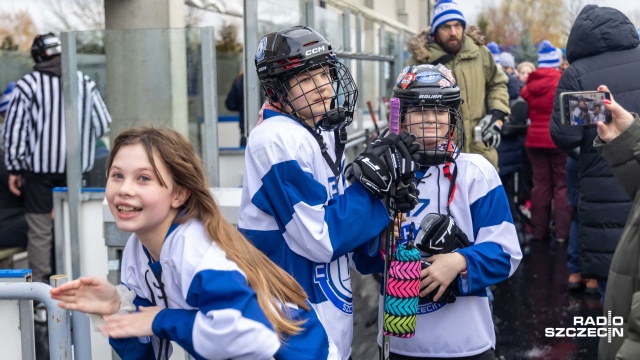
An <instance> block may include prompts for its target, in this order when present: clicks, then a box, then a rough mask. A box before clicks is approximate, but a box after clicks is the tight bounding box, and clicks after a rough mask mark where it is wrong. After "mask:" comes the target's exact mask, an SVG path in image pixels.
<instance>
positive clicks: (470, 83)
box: [407, 0, 510, 168]
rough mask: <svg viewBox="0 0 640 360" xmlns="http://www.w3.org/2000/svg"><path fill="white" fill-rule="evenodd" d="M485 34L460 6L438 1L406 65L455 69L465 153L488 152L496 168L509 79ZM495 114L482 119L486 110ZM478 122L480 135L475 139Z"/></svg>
mask: <svg viewBox="0 0 640 360" xmlns="http://www.w3.org/2000/svg"><path fill="white" fill-rule="evenodd" d="M483 44H484V36H483V35H482V34H480V32H479V31H478V30H477V29H476V28H474V27H469V28H468V29H467V22H466V20H465V17H464V15H463V14H462V12H460V9H459V8H458V4H457V3H456V2H454V1H452V0H439V1H438V3H437V4H436V5H435V7H434V9H433V20H432V22H431V28H427V29H425V30H423V31H422V32H421V33H420V34H418V35H416V36H415V37H414V38H412V39H411V40H410V41H409V45H408V50H409V52H410V53H411V55H412V56H411V58H410V59H409V61H408V62H407V65H419V64H434V65H435V64H438V63H440V64H443V65H445V66H447V68H449V69H451V71H453V75H454V76H455V78H456V79H457V80H458V84H459V85H460V91H461V97H462V98H463V99H464V103H463V104H462V106H461V110H460V111H461V113H462V118H463V119H464V133H465V143H464V144H465V151H466V152H470V153H475V154H480V155H482V156H484V157H485V158H486V159H487V160H489V162H490V163H491V164H492V165H493V166H494V167H496V168H497V167H498V153H497V151H496V149H495V148H496V147H498V145H500V131H501V129H502V124H503V122H504V121H506V117H507V115H508V114H509V112H510V109H509V93H508V91H507V82H508V80H509V79H508V78H507V76H506V75H505V73H504V71H501V70H500V68H499V67H498V66H497V65H496V63H495V61H494V60H493V55H492V54H491V51H489V49H488V48H487V47H486V46H484V45H483ZM487 109H488V113H489V114H490V115H491V117H490V118H489V119H487V120H485V121H484V122H482V123H481V121H480V120H482V119H483V118H484V116H485V115H486V113H487ZM477 126H480V130H481V136H480V138H479V139H477V138H475V137H474V128H476V127H477Z"/></svg>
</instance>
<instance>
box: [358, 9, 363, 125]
mask: <svg viewBox="0 0 640 360" xmlns="http://www.w3.org/2000/svg"><path fill="white" fill-rule="evenodd" d="M361 52H362V13H357V14H356V53H358V54H359V53H361ZM362 73H363V71H362V61H356V87H357V88H358V90H360V91H362V88H363V86H362V77H363V76H364V75H363V74H362ZM363 104H364V99H363V96H362V93H360V96H358V101H357V106H356V107H357V109H358V113H359V114H360V116H358V130H362V128H363V127H364V125H363V119H362V118H363V116H362V112H363V106H364V105H363Z"/></svg>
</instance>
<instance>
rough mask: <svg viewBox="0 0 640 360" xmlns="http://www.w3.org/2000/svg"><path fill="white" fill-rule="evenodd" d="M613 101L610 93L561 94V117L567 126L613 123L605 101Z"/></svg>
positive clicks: (583, 92) (576, 92) (579, 92)
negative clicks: (605, 106) (604, 103)
mask: <svg viewBox="0 0 640 360" xmlns="http://www.w3.org/2000/svg"><path fill="white" fill-rule="evenodd" d="M604 99H607V100H611V93H609V92H608V91H575V92H563V93H561V94H560V110H561V111H560V115H561V121H562V124H563V125H565V126H586V125H595V124H596V123H597V122H598V121H602V122H604V123H610V122H611V113H610V112H609V110H606V109H605V108H604V105H603V100H604Z"/></svg>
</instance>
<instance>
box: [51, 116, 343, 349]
mask: <svg viewBox="0 0 640 360" xmlns="http://www.w3.org/2000/svg"><path fill="white" fill-rule="evenodd" d="M107 175H108V180H107V186H106V198H107V201H108V204H109V209H110V210H111V213H112V214H113V216H114V218H115V221H116V225H117V226H118V228H119V229H121V230H124V231H128V232H132V233H133V234H132V235H131V237H130V238H129V241H128V242H127V245H126V247H125V250H124V253H123V259H122V278H121V280H122V284H123V285H118V287H116V286H114V285H112V284H110V283H109V282H107V281H106V280H104V279H101V278H96V277H84V278H80V279H78V280H75V281H71V282H69V283H67V284H64V285H62V286H60V287H59V288H56V289H53V290H51V295H52V297H53V298H54V299H58V300H60V306H61V307H63V308H66V309H70V310H76V311H82V312H86V313H89V314H96V315H101V316H102V318H103V321H104V322H103V324H102V325H101V326H100V327H99V328H100V331H101V332H102V333H103V334H104V335H105V336H108V337H109V338H110V343H111V345H112V346H113V348H114V349H115V350H116V352H117V353H118V354H119V355H120V357H122V359H125V360H126V359H154V360H155V359H168V358H169V356H170V354H171V344H170V340H171V341H175V342H177V343H178V344H179V345H180V346H182V347H183V348H184V349H185V350H187V351H188V352H189V353H190V354H191V355H192V356H194V357H196V358H198V359H230V358H233V359H271V358H272V357H275V358H276V359H302V358H304V359H309V360H312V359H313V360H315V359H326V358H328V354H329V345H330V343H329V339H328V338H327V336H326V335H325V333H324V330H323V329H322V325H321V324H320V322H319V321H318V319H317V317H316V315H315V312H314V311H313V309H311V308H310V306H309V303H308V301H307V296H306V294H305V293H304V291H303V289H302V288H301V287H300V285H299V284H297V283H296V282H295V280H294V279H293V278H292V277H291V276H289V275H288V274H287V273H286V272H284V271H283V270H282V269H280V268H279V267H278V266H276V265H275V264H274V263H273V262H271V261H270V260H269V259H268V258H267V257H266V256H264V255H263V254H262V253H261V252H260V251H258V250H257V249H256V248H254V247H253V246H252V245H251V244H250V243H249V242H248V241H247V240H246V239H245V238H244V237H243V236H242V235H241V234H240V233H239V232H238V231H237V230H236V229H235V228H234V226H233V225H231V224H230V223H229V222H227V221H226V220H225V219H224V218H223V216H222V214H221V212H220V209H219V208H218V205H217V204H216V202H215V200H214V199H213V197H212V196H211V193H210V191H209V187H208V186H207V184H208V182H207V178H206V176H205V173H204V170H203V166H202V162H201V161H200V159H199V157H198V156H197V155H196V153H195V151H194V150H193V148H192V146H191V144H190V143H189V141H188V139H186V138H185V137H184V136H182V135H180V134H179V133H178V132H176V131H175V130H171V129H154V128H137V129H130V130H127V131H125V132H123V133H122V134H120V135H119V136H118V137H117V138H116V139H115V142H114V147H113V151H112V152H111V155H110V157H109V161H108V172H107ZM136 308H137V309H138V311H136Z"/></svg>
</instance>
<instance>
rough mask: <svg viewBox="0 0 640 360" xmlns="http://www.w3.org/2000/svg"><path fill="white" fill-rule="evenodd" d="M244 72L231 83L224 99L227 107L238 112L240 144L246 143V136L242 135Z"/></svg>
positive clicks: (244, 144)
mask: <svg viewBox="0 0 640 360" xmlns="http://www.w3.org/2000/svg"><path fill="white" fill-rule="evenodd" d="M243 86H244V74H240V75H239V76H238V77H237V78H236V79H235V80H233V84H232V85H231V90H229V93H228V94H227V99H226V100H225V101H224V104H225V106H226V107H227V109H229V110H231V111H237V112H238V113H239V120H238V124H239V126H240V146H246V145H247V138H246V137H245V135H244V88H243Z"/></svg>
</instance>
